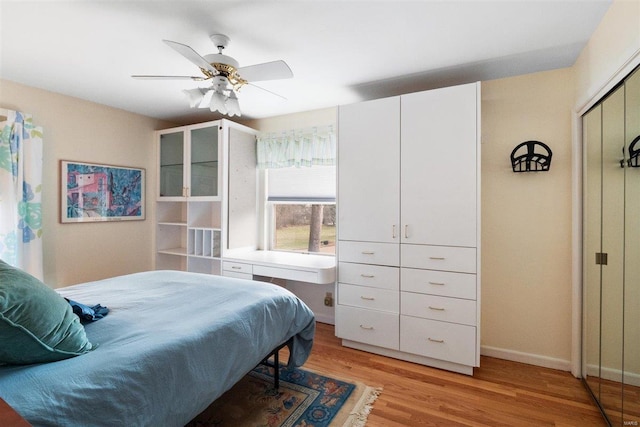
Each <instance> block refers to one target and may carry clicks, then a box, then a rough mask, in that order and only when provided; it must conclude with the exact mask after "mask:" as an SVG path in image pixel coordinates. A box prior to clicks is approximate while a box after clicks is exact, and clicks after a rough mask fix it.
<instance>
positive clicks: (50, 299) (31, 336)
mask: <svg viewBox="0 0 640 427" xmlns="http://www.w3.org/2000/svg"><path fill="white" fill-rule="evenodd" d="M92 348H93V346H92V345H91V343H90V342H89V340H88V339H87V335H86V334H85V331H84V326H82V324H81V323H80V319H79V318H78V316H76V315H75V314H74V313H73V309H72V308H71V305H69V303H68V302H67V301H66V300H65V299H64V298H63V297H62V296H61V295H60V294H58V293H57V292H56V291H54V290H53V289H51V288H49V287H48V286H47V285H45V284H44V283H42V282H41V281H40V280H38V279H36V278H35V277H33V276H31V275H29V274H27V273H25V272H24V271H22V270H20V269H18V268H15V267H12V266H10V265H9V264H7V263H5V262H3V261H2V260H0V364H3V363H5V364H14V365H26V364H30V363H43V362H53V361H56V360H62V359H68V358H69V357H73V356H78V355H81V354H84V353H86V352H88V351H90V350H91V349H92Z"/></svg>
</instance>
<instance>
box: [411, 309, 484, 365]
mask: <svg viewBox="0 0 640 427" xmlns="http://www.w3.org/2000/svg"><path fill="white" fill-rule="evenodd" d="M400 350H401V351H406V352H407V353H413V354H419V355H421V356H427V357H433V358H434V359H440V360H446V361H449V362H453V363H460V364H462V365H467V366H475V363H476V328H475V327H473V326H466V325H458V324H455V323H447V322H440V321H437V320H427V319H419V318H417V317H410V316H400Z"/></svg>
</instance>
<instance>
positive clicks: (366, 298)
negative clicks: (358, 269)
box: [360, 295, 375, 301]
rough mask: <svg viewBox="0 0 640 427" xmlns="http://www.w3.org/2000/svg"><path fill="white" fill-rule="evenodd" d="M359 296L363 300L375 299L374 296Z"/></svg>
mask: <svg viewBox="0 0 640 427" xmlns="http://www.w3.org/2000/svg"><path fill="white" fill-rule="evenodd" d="M360 298H361V299H363V300H365V301H373V300H375V298H374V297H365V296H363V295H360Z"/></svg>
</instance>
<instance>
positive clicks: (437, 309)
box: [429, 306, 444, 311]
mask: <svg viewBox="0 0 640 427" xmlns="http://www.w3.org/2000/svg"><path fill="white" fill-rule="evenodd" d="M429 310H436V311H444V308H442V307H432V306H429Z"/></svg>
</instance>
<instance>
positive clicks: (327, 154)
mask: <svg viewBox="0 0 640 427" xmlns="http://www.w3.org/2000/svg"><path fill="white" fill-rule="evenodd" d="M257 155H258V168H259V169H273V168H286V167H291V166H295V167H301V166H312V165H323V166H335V164H336V136H335V133H334V131H333V126H327V127H324V128H318V127H314V128H310V129H296V130H289V131H284V132H281V133H264V134H261V135H259V136H258V145H257Z"/></svg>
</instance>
